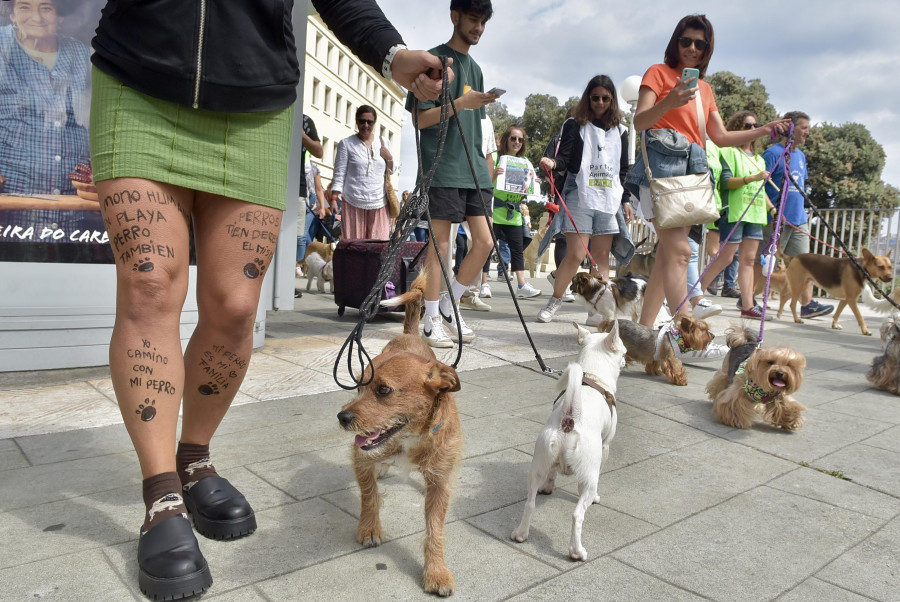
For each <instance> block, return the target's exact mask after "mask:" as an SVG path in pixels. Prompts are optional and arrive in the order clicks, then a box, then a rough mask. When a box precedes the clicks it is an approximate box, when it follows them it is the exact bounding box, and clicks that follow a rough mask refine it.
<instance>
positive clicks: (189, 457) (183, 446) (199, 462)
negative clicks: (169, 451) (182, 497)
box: [175, 441, 219, 490]
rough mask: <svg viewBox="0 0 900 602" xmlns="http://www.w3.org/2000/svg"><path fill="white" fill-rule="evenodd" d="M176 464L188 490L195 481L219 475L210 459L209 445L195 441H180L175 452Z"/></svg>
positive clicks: (183, 483) (180, 477) (182, 482)
mask: <svg viewBox="0 0 900 602" xmlns="http://www.w3.org/2000/svg"><path fill="white" fill-rule="evenodd" d="M175 466H176V468H177V469H178V478H179V479H181V485H182V487H183V488H184V489H185V490H187V489H190V488H191V487H193V485H194V483H196V482H197V481H199V480H200V479H203V478H206V477H217V476H219V473H217V472H216V469H215V467H214V466H213V465H212V462H211V461H210V459H209V445H195V444H193V443H181V442H180V441H179V442H178V451H177V452H175Z"/></svg>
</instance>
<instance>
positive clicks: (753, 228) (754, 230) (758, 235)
mask: <svg viewBox="0 0 900 602" xmlns="http://www.w3.org/2000/svg"><path fill="white" fill-rule="evenodd" d="M734 224H735V222H729V221H728V216H727V215H723V216H722V217H720V218H719V220H718V221H717V222H716V226H717V227H718V228H719V237H720V238H719V240H720V242H722V243H725V242H741V241H742V240H743V239H745V238H746V239H748V240H762V238H763V235H762V228H763V227H762V224H748V223H747V222H741V224H740V226H738V227H737V228H736V229H735V230H734V232H731V229H732V228H734ZM729 232H731V236H729V237H728V240H727V241H726V240H722V237H724V236H728V233H729Z"/></svg>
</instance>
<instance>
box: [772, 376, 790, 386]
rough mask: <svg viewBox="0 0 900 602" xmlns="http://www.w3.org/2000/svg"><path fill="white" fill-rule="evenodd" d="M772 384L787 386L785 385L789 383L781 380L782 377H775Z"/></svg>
mask: <svg viewBox="0 0 900 602" xmlns="http://www.w3.org/2000/svg"><path fill="white" fill-rule="evenodd" d="M772 384H773V385H775V386H776V387H785V386H787V385H786V384H785V382H784V381H783V380H781V379H780V378H775V379H773V380H772Z"/></svg>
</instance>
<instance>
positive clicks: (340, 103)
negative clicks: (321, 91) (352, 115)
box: [334, 94, 344, 121]
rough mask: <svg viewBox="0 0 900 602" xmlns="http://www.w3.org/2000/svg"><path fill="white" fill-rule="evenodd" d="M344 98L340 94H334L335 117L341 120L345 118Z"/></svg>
mask: <svg viewBox="0 0 900 602" xmlns="http://www.w3.org/2000/svg"><path fill="white" fill-rule="evenodd" d="M343 108H344V98H343V97H342V96H341V95H340V94H335V96H334V118H335V119H337V120H338V121H340V120H341V119H342V118H343V115H342V109H343Z"/></svg>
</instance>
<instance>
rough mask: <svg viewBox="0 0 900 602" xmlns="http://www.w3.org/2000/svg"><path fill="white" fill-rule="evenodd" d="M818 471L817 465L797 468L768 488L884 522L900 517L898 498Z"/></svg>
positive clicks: (772, 482)
mask: <svg viewBox="0 0 900 602" xmlns="http://www.w3.org/2000/svg"><path fill="white" fill-rule="evenodd" d="M816 468H818V466H815V465H814V466H811V467H808V468H807V467H798V468H797V469H796V470H792V471H791V472H789V473H787V474H785V475H782V476H780V477H778V478H777V479H774V480H772V481H769V482H768V483H767V485H768V486H769V487H773V488H775V489H780V490H781V491H786V492H788V493H792V494H794V495H801V496H803V497H808V498H810V499H813V500H818V501H820V502H825V503H826V504H831V505H832V506H838V507H839V508H845V509H847V510H852V511H853V512H858V513H860V514H865V515H866V516H871V517H873V518H880V519H882V520H889V519H891V518H893V517H895V516H897V514H900V500H898V499H897V498H896V497H891V496H889V495H885V494H883V493H879V492H878V491H874V490H872V489H870V488H868V487H865V486H863V485H860V484H858V483H854V482H852V481H845V480H843V479H840V478H837V477H835V476H832V475H829V474H825V473H823V472H820V471H819V470H815V469H816Z"/></svg>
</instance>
